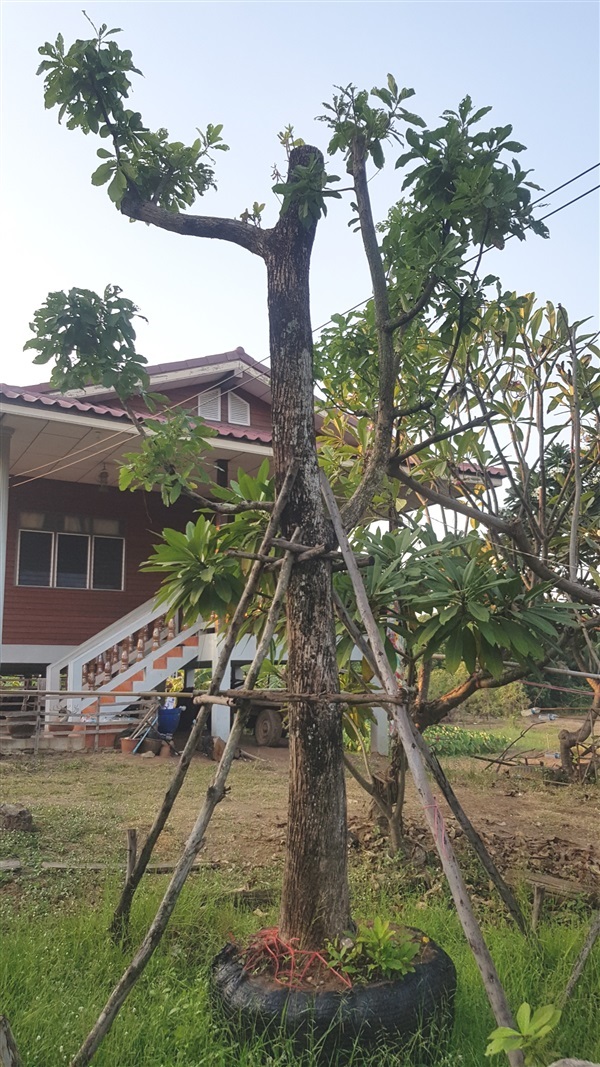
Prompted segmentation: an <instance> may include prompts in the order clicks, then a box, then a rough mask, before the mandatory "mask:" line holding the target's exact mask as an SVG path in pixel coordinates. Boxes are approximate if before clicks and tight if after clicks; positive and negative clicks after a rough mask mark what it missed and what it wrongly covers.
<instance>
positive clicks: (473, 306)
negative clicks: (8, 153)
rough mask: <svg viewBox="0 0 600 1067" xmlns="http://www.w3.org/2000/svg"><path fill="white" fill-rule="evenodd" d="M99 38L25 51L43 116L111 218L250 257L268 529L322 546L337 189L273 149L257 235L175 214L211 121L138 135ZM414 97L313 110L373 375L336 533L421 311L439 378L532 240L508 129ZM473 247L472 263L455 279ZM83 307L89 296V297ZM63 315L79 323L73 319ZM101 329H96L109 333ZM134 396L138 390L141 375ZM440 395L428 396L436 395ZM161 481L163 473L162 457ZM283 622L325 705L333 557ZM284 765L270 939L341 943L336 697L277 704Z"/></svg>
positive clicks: (391, 405) (112, 60) (112, 348)
mask: <svg viewBox="0 0 600 1067" xmlns="http://www.w3.org/2000/svg"><path fill="white" fill-rule="evenodd" d="M115 32H116V31H112V30H111V31H108V30H107V28H106V27H105V26H102V27H100V29H99V31H97V33H96V36H95V37H94V38H92V39H89V40H79V41H76V42H75V43H74V44H73V45H72V46H71V47H70V48H69V49H65V46H64V42H63V39H62V37H61V36H59V37H58V38H57V40H56V42H55V44H54V45H52V44H45V45H44V46H43V47H42V48H41V49H40V52H41V53H42V55H43V57H44V58H43V61H42V63H41V65H40V68H39V73H43V74H44V78H45V104H46V107H48V108H52V107H55V106H56V107H58V108H59V119H62V118H63V117H66V118H67V123H66V124H67V127H68V128H70V129H75V128H79V129H80V130H81V131H82V132H83V133H85V134H90V133H92V134H97V135H99V136H100V137H101V138H102V139H103V141H104V144H106V145H108V146H109V147H101V148H100V149H99V150H98V155H99V156H100V158H101V160H102V162H101V164H100V166H99V167H98V169H97V170H96V171H95V173H94V175H93V177H92V181H93V183H94V184H96V185H102V184H107V186H108V194H109V196H110V198H111V200H112V201H113V203H114V204H115V206H116V208H117V209H118V210H119V211H120V212H121V213H122V214H123V215H125V216H128V217H129V218H130V219H133V220H139V221H143V222H146V223H148V224H150V225H153V226H158V227H160V228H162V229H167V230H171V231H173V232H176V233H179V234H181V235H183V236H194V237H200V238H216V239H219V240H225V241H229V242H232V243H234V244H237V245H239V246H240V247H241V248H243V249H245V250H246V251H249V252H251V253H252V254H253V255H256V256H259V257H260V258H262V259H263V261H264V263H265V265H266V268H267V281H268V308H269V326H270V354H271V374H272V391H273V449H274V468H275V481H276V483H277V486H280V485H281V484H282V481H283V479H284V476H285V474H286V471H287V470H288V468H289V467H290V465H291V464H292V462H296V463H297V465H298V471H297V475H296V479H295V482H294V485H293V489H292V492H291V495H290V499H289V501H288V504H287V506H286V509H285V512H284V517H283V525H284V532H285V534H286V536H287V537H290V536H291V534H292V532H293V531H294V530H295V529H296V528H300V530H301V537H302V543H303V544H307V545H309V546H317V545H323V546H324V548H325V550H327V549H331V548H332V547H333V546H334V538H333V535H332V531H331V528H330V525H329V522H328V520H327V517H326V513H325V509H324V506H323V502H322V499H321V493H320V487H319V473H318V462H317V450H316V442H315V433H314V400H313V378H314V372H313V341H312V330H311V321H310V304H309V271H310V259H311V252H312V245H313V241H314V236H315V231H316V227H317V224H318V222H319V220H320V218H321V217H322V216H323V215H324V214H325V213H326V200H327V198H329V197H332V196H333V197H338V198H339V197H340V196H341V194H340V193H338V192H334V191H333V190H331V189H330V188H329V186H330V185H331V184H332V183H333V182H335V181H337V180H338V179H337V178H336V177H335V176H333V175H329V174H328V173H327V172H326V169H325V164H324V158H323V155H322V153H321V152H320V150H319V149H318V148H316V147H311V146H309V145H305V144H303V143H297V142H295V143H294V144H293V146H291V147H290V151H289V161H288V173H287V179H286V181H285V182H280V183H279V184H278V185H276V186H275V191H276V192H277V193H278V194H279V195H280V196H281V198H282V203H281V211H280V214H279V218H278V221H277V223H276V225H275V226H274V227H273V228H271V229H263V228H262V227H261V226H260V221H261V219H260V205H255V206H254V208H253V211H252V212H249V211H246V212H244V213H243V215H242V217H241V219H240V220H235V219H229V218H213V217H207V216H202V215H192V214H188V213H187V212H186V209H187V208H189V207H190V206H191V205H192V203H193V201H194V199H195V197H196V196H201V195H202V193H203V192H204V191H205V190H206V188H208V187H209V186H211V185H214V182H215V176H214V166H213V164H214V160H213V158H212V155H211V153H214V152H215V151H217V150H222V149H223V148H224V147H225V146H224V145H223V142H222V139H221V127H220V126H218V125H217V126H212V125H209V126H208V127H207V129H206V131H205V132H204V133H201V134H200V136H199V137H198V138H197V139H196V141H194V143H193V144H192V145H191V146H184V145H183V144H181V143H179V142H170V141H169V140H168V133H167V131H166V130H164V129H159V130H158V131H157V132H152V131H150V130H149V129H148V128H147V127H146V126H145V125H144V123H143V121H142V118H141V116H140V115H139V113H136V112H133V111H132V110H130V109H129V108H127V106H126V101H127V97H128V92H129V89H130V86H131V81H130V78H131V76H132V75H134V74H137V73H139V71H137V69H136V68H135V66H134V65H133V60H132V55H131V52H129V51H128V50H121V49H120V48H119V47H118V46H117V45H116V44H115V42H114V41H113V40H111V39H110V38H111V36H112V35H113V34H114V33H115ZM412 95H413V91H412V90H410V89H399V88H398V86H397V84H396V82H395V80H394V79H393V77H392V76H388V80H387V84H386V85H385V86H383V87H380V88H376V89H373V90H372V92H371V93H369V92H368V91H366V90H358V89H356V88H355V87H354V86H352V85H349V86H346V87H343V88H339V89H338V91H337V93H336V95H335V96H334V97H333V101H332V103H331V104H326V105H324V106H325V108H326V114H325V115H324V116H323V120H324V122H325V123H326V124H327V126H328V127H329V131H330V135H331V139H330V142H329V149H328V150H329V152H330V154H332V155H333V154H339V155H341V156H342V158H343V161H344V163H345V167H346V171H347V173H348V174H349V176H350V189H349V192H350V193H351V195H352V196H353V197H354V199H353V201H352V212H353V220H354V222H355V224H356V227H357V229H358V230H359V232H360V236H361V239H362V243H363V246H364V251H365V255H366V258H367V262H368V266H369V270H370V275H371V281H372V285H373V311H372V322H373V328H372V337H373V353H372V355H373V368H376V369H372V370H370V373H371V374H372V375H374V376H375V378H376V383H377V385H376V388H377V403H376V410H375V412H374V428H373V432H372V437H371V447H370V450H369V453H368V455H367V456H366V459H365V463H364V467H363V469H362V471H361V477H360V479H359V480H358V481H357V482H356V484H355V485H354V487H353V492H352V494H351V495H350V496H349V498H348V499H347V502H346V504H345V506H344V522H345V526H346V529H347V530H352V529H354V528H355V527H356V526H357V524H359V523H360V522H361V521H363V519H364V517H365V516H367V515H368V514H369V508H370V507H371V503H372V500H373V497H374V495H375V494H376V493H377V492H378V491H379V489H380V486H381V484H382V481H383V479H384V478H385V476H386V474H387V470H388V466H389V462H390V456H391V454H392V435H393V432H394V427H395V425H396V423H397V420H398V418H399V415H400V414H402V413H401V412H399V411H398V410H397V408H396V401H395V396H396V391H397V383H398V381H399V380H402V378H403V375H404V374H405V373H407V372H408V373H409V374H410V373H411V367H412V372H414V356H411V355H410V353H411V352H414V351H415V348H414V345H415V338H416V337H417V336H418V331H419V328H420V322H421V321H422V319H423V316H424V315H425V313H427V314H428V316H429V319H430V321H434V322H437V323H438V324H439V331H440V337H441V338H442V340H444V341H445V340H447V339H448V338H453V341H452V345H453V348H452V353H451V356H450V359H449V361H448V368H447V372H446V373H445V374H444V375H443V376H442V378H443V382H444V383H445V382H446V381H447V380H448V374H449V372H450V369H451V367H452V365H453V362H454V359H455V357H456V353H457V351H458V347H459V345H460V344H461V342H462V337H463V334H464V331H465V330H466V329H468V328H469V327H470V325H471V324H472V322H473V320H474V317H475V316H476V314H477V311H478V308H479V306H480V304H481V300H482V295H483V284H485V281H486V280H485V279H484V283H481V282H480V281H479V280H478V277H477V274H478V269H477V268H478V266H479V262H480V260H481V256H482V254H483V252H484V250H485V249H486V248H488V247H491V246H492V245H493V246H496V247H502V245H503V243H504V241H505V240H506V238H507V237H508V236H510V235H516V236H518V237H519V238H523V237H524V234H525V231H526V229H528V228H530V229H533V230H534V231H536V232H538V233H541V234H543V235H545V234H546V230H545V228H544V226H543V225H542V224H540V223H538V222H536V221H535V218H534V216H533V213H532V204H531V192H530V188H529V186H530V183H528V182H527V181H526V178H527V173H526V172H525V171H523V170H522V168H521V167H520V166H519V164H518V162H517V161H516V160H515V159H514V158H513V160H512V163H511V164H509V163H507V162H505V161H504V159H505V153H509V154H511V153H512V154H517V153H519V152H520V151H521V150H522V148H523V146H522V145H520V144H519V143H518V142H516V141H514V140H511V139H510V136H511V132H512V129H511V127H510V126H504V127H501V126H498V127H493V128H492V129H490V130H479V124H480V122H481V120H482V119H483V118H484V117H485V115H486V114H487V112H488V111H489V110H490V109H489V108H482V109H480V110H475V109H474V108H473V105H472V102H471V100H470V98H469V97H466V98H465V99H464V100H463V101H462V103H461V104H460V106H459V108H458V110H457V111H456V112H454V111H447V112H444V114H443V116H442V120H441V125H440V126H439V127H437V128H435V129H433V130H429V129H428V128H427V127H426V124H425V123H424V121H423V120H422V119H421V118H420V117H419V116H417V115H415V114H413V113H411V112H409V111H408V110H407V109H406V108H405V106H404V104H405V101H406V100H407V99H409V98H410V97H411V96H412ZM404 142H406V145H407V146H408V150H407V151H405V152H404V153H403V154H402V155H401V156H400V157H399V159H398V161H397V166H399V167H400V168H406V167H407V166H408V165H412V164H415V166H414V167H413V169H412V171H410V172H409V173H408V174H407V176H406V177H405V179H404V184H403V189H404V190H405V191H406V190H410V192H409V193H407V194H406V198H405V200H404V201H403V203H402V206H401V207H400V208H398V210H397V214H396V215H394V217H393V219H392V222H391V224H390V226H389V228H388V230H387V232H386V235H385V237H384V239H383V241H382V244H381V246H380V243H379V240H378V235H377V229H376V226H375V223H374V220H373V216H372V210H371V203H370V197H369V189H368V183H367V168H368V166H369V165H373V166H374V167H375V168H377V169H379V168H381V167H382V166H383V165H384V146H385V145H391V146H392V147H393V145H394V144H395V143H400V144H404ZM473 249H475V254H476V258H477V263H476V265H475V268H468V267H467V261H468V259H469V254H470V253H471V252H472V251H473ZM488 281H489V279H488ZM89 300H90V302H91V303H93V300H92V297H90V298H89ZM67 303H68V302H67ZM48 308H49V306H48ZM48 308H47V309H46V311H42V313H41V315H40V318H39V321H38V323H37V327H36V334H37V337H36V339H34V340H33V341H32V342H30V344H31V345H32V347H34V348H37V349H38V350H39V353H40V355H39V357H38V358H39V359H40V361H45V360H46V359H47V358H50V355H51V354H54V355H55V356H56V355H57V354H58V363H57V366H58V373H59V374H60V373H61V370H62V369H64V366H65V361H68V359H70V358H71V357H72V355H73V353H75V357H76V358H79V356H80V345H79V342H78V341H77V339H76V338H75V340H73V338H69V337H67V338H66V339H65V331H64V330H63V332H62V337H63V340H64V347H63V348H62V350H61V351H60V352H59V353H57V351H56V348H55V349H54V350H53V351H50V349H51V348H52V346H51V344H50V340H49V338H50V337H51V336H52V337H56V333H57V326H58V328H59V329H60V324H58V323H57V322H56V321H55V322H52V321H51V318H52V316H51V315H50V313H49V310H48ZM46 312H48V313H47V314H46ZM78 315H79V319H78V321H81V309H80V310H79V313H78ZM67 318H68V314H67ZM63 326H64V323H63ZM92 328H93V324H92ZM111 329H112V325H111V323H110V320H109V335H110V331H111ZM104 336H106V335H104ZM109 341H110V343H109V344H108V345H104V347H101V348H99V349H98V358H99V361H100V364H101V366H100V367H99V366H98V363H96V368H95V370H94V372H93V373H95V374H98V373H101V374H102V375H103V376H104V378H103V380H109V379H110V380H112V382H115V381H116V380H117V377H118V375H119V374H120V365H117V363H118V360H120V359H123V358H125V361H126V363H127V365H128V366H129V360H128V358H127V353H126V351H125V349H124V347H123V344H122V343H121V342H120V340H119V338H118V337H117V336H116V335H114V336H112V335H110V336H109ZM55 373H56V372H55ZM129 385H130V386H131V382H130V383H129ZM137 388H138V389H140V390H143V389H144V378H143V372H142V371H140V372H139V374H138V382H137ZM438 402H439V403H442V402H443V398H442V396H441V392H440V393H439V395H438ZM413 406H414V405H413ZM431 406H432V405H431ZM421 407H422V405H421ZM166 466H167V468H169V464H167V465H166ZM171 468H174V470H175V474H174V471H173V469H167V476H168V477H170V478H171V479H172V478H173V477H175V479H177V473H176V468H177V464H176V462H175V461H173V463H172V464H171ZM162 471H163V473H162V475H161V477H162V478H163V480H164V471H165V464H164V457H163V468H162ZM134 483H135V480H133V481H132V484H134ZM417 486H418V483H417ZM262 510H264V505H263V506H262ZM286 620H287V642H288V675H287V685H288V688H289V689H290V690H291V691H292V692H293V693H306V692H313V693H319V692H322V693H325V694H335V693H336V692H337V691H338V686H339V682H338V668H337V662H336V635H335V615H334V606H333V599H332V594H331V562H330V560H329V559H327V558H324V556H323V555H321V556H319V555H313V556H312V558H310V559H307V560H305V561H304V562H302V563H299V564H297V565H296V566H295V567H294V569H293V573H292V578H291V582H290V586H289V590H288V595H287V599H286ZM290 768H291V770H290V801H289V821H288V842H287V850H286V864H285V872H284V882H283V896H282V907H281V916H280V927H281V932H282V936H284V937H287V938H291V937H295V938H297V939H298V942H299V944H300V945H301V946H304V947H310V946H317V945H320V944H322V943H323V942H324V940H325V939H326V938H327V937H329V938H331V937H335V936H336V935H338V934H341V933H342V932H343V931H344V930H345V929H347V927H348V925H349V922H350V907H349V897H348V885H347V873H346V822H345V785H344V773H343V751H342V722H341V716H340V712H339V706H338V704H337V703H335V702H333V701H328V700H327V699H323V700H319V701H314V700H309V701H301V700H300V701H298V702H295V703H294V704H293V707H292V708H291V710H290Z"/></svg>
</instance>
